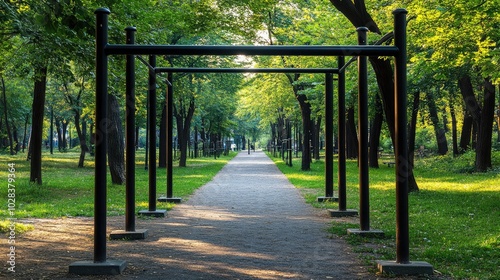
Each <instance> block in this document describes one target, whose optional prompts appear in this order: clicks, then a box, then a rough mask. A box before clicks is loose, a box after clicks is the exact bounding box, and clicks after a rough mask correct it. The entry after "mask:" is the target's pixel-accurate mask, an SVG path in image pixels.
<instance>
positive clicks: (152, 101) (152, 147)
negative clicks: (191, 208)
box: [148, 55, 156, 211]
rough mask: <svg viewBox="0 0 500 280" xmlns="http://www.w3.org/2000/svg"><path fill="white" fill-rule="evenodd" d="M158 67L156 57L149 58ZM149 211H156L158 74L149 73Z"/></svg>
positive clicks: (152, 64)
mask: <svg viewBox="0 0 500 280" xmlns="http://www.w3.org/2000/svg"><path fill="white" fill-rule="evenodd" d="M149 64H150V65H151V66H153V67H156V56H154V55H150V56H149ZM148 100H149V111H148V117H149V170H148V171H149V211H156V73H155V72H154V71H149V96H148Z"/></svg>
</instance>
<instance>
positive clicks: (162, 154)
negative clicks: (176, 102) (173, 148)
mask: <svg viewBox="0 0 500 280" xmlns="http://www.w3.org/2000/svg"><path fill="white" fill-rule="evenodd" d="M158 143H159V156H158V167H162V168H166V167H167V105H166V104H164V105H163V109H162V111H161V120H160V139H159V141H158Z"/></svg>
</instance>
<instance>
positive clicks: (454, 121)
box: [450, 97, 459, 157]
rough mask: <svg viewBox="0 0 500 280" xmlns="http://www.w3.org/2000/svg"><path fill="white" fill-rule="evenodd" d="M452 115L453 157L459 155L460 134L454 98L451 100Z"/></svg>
mask: <svg viewBox="0 0 500 280" xmlns="http://www.w3.org/2000/svg"><path fill="white" fill-rule="evenodd" d="M450 115H451V135H452V137H451V138H452V142H453V157H456V156H458V155H459V150H458V133H457V115H456V112H455V105H454V104H453V97H452V98H451V100H450Z"/></svg>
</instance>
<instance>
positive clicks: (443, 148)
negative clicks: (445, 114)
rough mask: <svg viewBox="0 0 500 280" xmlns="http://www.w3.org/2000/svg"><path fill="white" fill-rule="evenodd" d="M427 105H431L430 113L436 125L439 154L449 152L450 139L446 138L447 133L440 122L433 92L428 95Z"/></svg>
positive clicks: (435, 131)
mask: <svg viewBox="0 0 500 280" xmlns="http://www.w3.org/2000/svg"><path fill="white" fill-rule="evenodd" d="M427 106H428V107H429V114H430V117H431V121H432V124H433V126H434V133H435V135H436V141H437V145H438V154H440V155H445V154H446V153H447V152H448V141H447V140H446V133H445V130H444V129H443V128H441V125H440V123H439V116H438V111H437V106H436V102H435V100H434V96H432V94H428V95H427Z"/></svg>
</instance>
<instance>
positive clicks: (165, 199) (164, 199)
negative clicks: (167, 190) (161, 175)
mask: <svg viewBox="0 0 500 280" xmlns="http://www.w3.org/2000/svg"><path fill="white" fill-rule="evenodd" d="M158 202H170V203H181V202H182V198H181V197H165V196H161V197H159V198H158Z"/></svg>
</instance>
